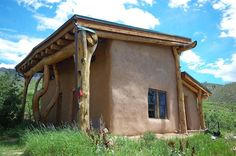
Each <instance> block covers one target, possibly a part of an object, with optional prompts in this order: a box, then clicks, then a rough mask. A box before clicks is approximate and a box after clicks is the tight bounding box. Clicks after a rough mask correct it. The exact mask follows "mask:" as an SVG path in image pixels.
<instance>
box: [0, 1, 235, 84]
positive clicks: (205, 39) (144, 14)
mask: <svg viewBox="0 0 236 156" xmlns="http://www.w3.org/2000/svg"><path fill="white" fill-rule="evenodd" d="M73 14H80V15H84V16H90V17H94V18H99V19H104V20H108V21H113V22H119V23H123V24H128V25H133V26H137V27H142V28H147V29H152V30H156V31H159V32H163V33H168V34H175V35H180V36H185V37H189V38H192V39H193V40H197V41H198V45H197V47H196V48H194V49H192V50H189V51H186V52H184V53H183V54H182V55H181V69H182V70H183V71H187V72H189V73H190V74H191V75H192V76H193V77H195V78H196V79H197V80H199V81H200V82H205V81H207V82H214V83H221V84H225V83H229V82H235V81H236V0H1V2H0V19H1V22H0V67H6V68H13V67H14V66H15V65H16V64H17V63H19V62H20V61H21V60H22V59H23V58H24V57H25V56H26V55H27V54H28V53H29V52H30V50H31V49H32V48H33V47H34V46H36V45H37V44H38V43H39V42H41V41H42V40H43V39H45V38H46V37H47V36H49V35H50V34H51V33H52V32H53V31H55V30H56V29H57V28H58V27H59V26H60V25H62V24H63V23H64V22H65V21H66V20H67V19H69V18H70V17H71V16H72V15H73Z"/></svg>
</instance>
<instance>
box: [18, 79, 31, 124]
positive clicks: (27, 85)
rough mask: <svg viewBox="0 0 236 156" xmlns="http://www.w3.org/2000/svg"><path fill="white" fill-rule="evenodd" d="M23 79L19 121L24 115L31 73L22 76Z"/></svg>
mask: <svg viewBox="0 0 236 156" xmlns="http://www.w3.org/2000/svg"><path fill="white" fill-rule="evenodd" d="M24 79H25V82H24V90H23V98H22V105H21V113H20V120H21V121H23V120H24V117H25V105H26V98H27V93H28V87H29V84H30V81H31V79H32V75H31V76H28V77H24Z"/></svg>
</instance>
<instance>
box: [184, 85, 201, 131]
mask: <svg viewBox="0 0 236 156" xmlns="http://www.w3.org/2000/svg"><path fill="white" fill-rule="evenodd" d="M183 88H184V96H185V97H186V96H187V98H186V99H185V101H186V102H185V108H186V110H185V112H186V116H187V117H186V118H187V119H186V121H187V125H188V126H187V127H188V129H189V130H199V129H200V120H199V114H198V110H197V95H196V94H195V93H194V92H192V91H191V90H189V89H188V88H187V87H185V86H184V87H183Z"/></svg>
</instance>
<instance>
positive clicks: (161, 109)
mask: <svg viewBox="0 0 236 156" xmlns="http://www.w3.org/2000/svg"><path fill="white" fill-rule="evenodd" d="M158 95H159V113H160V118H161V119H165V118H166V108H167V104H166V93H165V92H158Z"/></svg>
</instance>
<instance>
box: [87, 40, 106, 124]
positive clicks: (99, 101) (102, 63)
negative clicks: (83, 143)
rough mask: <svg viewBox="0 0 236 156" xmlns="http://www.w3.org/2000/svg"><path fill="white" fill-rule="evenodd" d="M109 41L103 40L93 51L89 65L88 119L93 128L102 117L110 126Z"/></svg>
mask: <svg viewBox="0 0 236 156" xmlns="http://www.w3.org/2000/svg"><path fill="white" fill-rule="evenodd" d="M109 46H110V44H109V42H107V41H106V40H103V41H102V42H100V43H99V44H98V47H97V49H96V51H95V53H94V54H95V61H94V62H92V63H91V66H90V120H91V121H92V123H93V126H94V127H95V128H98V127H99V120H100V119H101V118H102V120H103V123H105V126H106V127H107V128H109V127H110V105H109V86H110V52H109Z"/></svg>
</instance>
